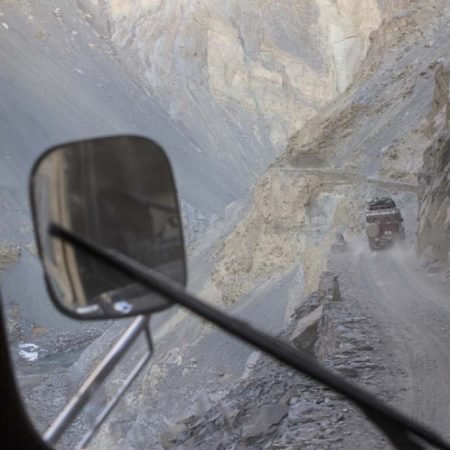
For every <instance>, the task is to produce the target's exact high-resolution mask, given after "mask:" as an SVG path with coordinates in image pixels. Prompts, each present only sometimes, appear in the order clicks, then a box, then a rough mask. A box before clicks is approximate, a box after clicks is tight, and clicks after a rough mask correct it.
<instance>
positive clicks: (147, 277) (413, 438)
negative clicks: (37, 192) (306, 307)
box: [49, 224, 450, 450]
mask: <svg viewBox="0 0 450 450" xmlns="http://www.w3.org/2000/svg"><path fill="white" fill-rule="evenodd" d="M49 232H50V234H52V235H53V236H55V237H58V238H60V239H63V240H64V241H67V242H69V243H71V244H72V245H74V246H76V247H78V248H81V249H82V250H84V251H86V252H88V253H90V254H91V255H93V256H94V257H96V258H97V259H99V260H101V261H103V262H105V263H106V264H108V265H111V266H112V267H114V268H116V269H118V270H120V271H122V272H124V273H126V274H127V275H129V276H131V277H133V278H135V279H136V280H137V281H139V282H140V283H142V284H143V285H145V286H147V287H148V288H149V289H152V290H154V291H155V292H157V293H158V294H161V295H163V296H165V297H168V298H169V299H170V300H171V301H172V302H173V303H176V304H179V305H182V306H184V307H185V308H187V309H189V310H190V311H192V312H194V313H195V314H197V315H199V316H201V317H203V318H204V319H207V320H209V321H210V322H213V323H214V324H216V325H217V326H218V327H219V328H221V329H223V330H225V331H227V332H228V333H230V334H232V335H233V336H236V337H238V338H240V339H242V340H244V341H246V342H248V343H249V344H252V345H253V346H255V347H257V348H258V349H260V350H262V351H263V352H265V353H267V354H269V355H270V356H272V357H273V358H275V359H277V360H278V361H280V362H283V363H285V364H287V365H289V366H290V367H292V368H294V369H296V370H298V371H300V372H303V373H304V374H306V375H308V376H310V377H311V378H313V379H315V380H317V381H319V382H320V383H322V384H324V385H325V386H328V387H330V388H331V389H333V390H335V391H336V392H338V393H340V394H342V395H344V396H346V397H347V398H349V399H350V400H351V401H352V402H353V403H355V405H356V406H358V407H359V408H360V409H361V410H362V411H363V412H364V414H365V415H366V416H367V418H368V419H369V420H370V421H371V422H373V423H374V424H375V425H376V426H377V427H378V428H379V429H380V430H381V431H382V432H383V433H384V435H385V436H386V437H387V438H388V439H389V440H390V441H391V443H392V445H394V446H395V447H396V448H398V449H401V450H419V449H424V448H425V447H424V446H423V445H422V444H421V441H423V442H425V443H428V444H430V445H433V446H434V447H436V448H441V449H444V450H450V443H448V442H446V441H445V440H444V439H443V438H442V437H441V436H439V435H438V434H437V433H435V432H434V431H432V430H430V429H429V428H428V427H426V426H424V425H422V424H420V423H418V422H416V421H413V420H411V419H410V418H408V417H407V416H406V415H404V414H402V413H401V412H399V411H397V410H396V409H394V408H392V407H391V406H389V405H387V404H385V403H384V402H381V401H380V400H378V399H377V398H376V397H375V396H374V395H373V394H371V393H369V392H367V391H365V390H364V389H361V388H360V387H358V386H357V385H355V384H353V383H351V382H349V381H347V380H346V379H344V378H342V377H341V376H339V375H336V374H335V373H333V372H332V371H331V370H329V369H327V368H325V367H323V366H322V365H321V364H320V363H318V362H317V360H316V359H314V358H313V357H312V356H311V355H309V354H308V353H306V352H305V351H302V350H299V349H297V348H295V347H293V346H292V345H290V344H288V343H286V342H284V341H282V340H280V339H278V338H275V337H273V336H271V335H269V334H267V333H264V332H262V331H260V330H257V329H255V328H253V327H252V326H251V325H249V324H248V323H246V322H244V321H242V320H240V319H236V318H234V317H231V316H229V315H228V314H226V313H224V312H222V311H220V310H218V309H216V308H214V307H213V306H211V305H209V304H207V303H205V302H203V301H202V300H200V299H198V298H197V297H195V296H194V295H192V294H190V293H189V292H187V291H186V290H185V289H184V287H183V286H181V285H179V284H178V283H175V282H173V281H172V280H169V279H168V278H166V277H165V276H163V275H161V274H160V273H158V272H156V271H154V270H152V269H149V268H148V267H146V266H144V265H143V264H140V263H138V262H137V261H135V260H133V259H131V258H129V257H127V256H125V255H123V254H121V253H119V252H117V251H115V250H112V249H109V248H107V247H104V246H101V245H99V244H96V243H95V242H92V241H91V240H89V239H86V238H85V237H83V236H81V235H79V234H78V233H74V232H73V231H69V230H67V229H65V228H62V227H60V226H59V225H56V224H51V225H50V227H49Z"/></svg>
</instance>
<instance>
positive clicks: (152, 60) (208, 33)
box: [78, 0, 395, 221]
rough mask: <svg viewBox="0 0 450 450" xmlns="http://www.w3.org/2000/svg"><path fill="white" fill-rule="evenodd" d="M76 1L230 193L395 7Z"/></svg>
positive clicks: (320, 0) (319, 99)
mask: <svg viewBox="0 0 450 450" xmlns="http://www.w3.org/2000/svg"><path fill="white" fill-rule="evenodd" d="M78 3H79V5H81V7H82V9H83V10H85V11H89V13H88V14H89V15H90V17H91V19H90V20H91V23H93V24H94V26H95V27H97V29H98V30H99V32H100V33H101V34H102V36H104V37H105V38H107V39H109V40H110V42H111V44H112V46H113V49H114V51H115V52H116V53H117V55H118V57H119V58H120V59H121V60H122V61H123V62H124V63H125V65H126V66H127V67H128V70H129V71H130V72H131V73H133V76H136V77H137V78H138V79H139V81H140V84H141V85H142V86H143V87H144V88H145V89H146V91H147V92H148V93H149V94H150V95H151V96H152V97H154V98H157V99H158V101H159V103H160V104H161V105H163V107H164V108H165V109H166V110H167V111H169V112H170V116H171V118H172V119H173V120H174V121H175V123H176V124H178V125H179V126H180V127H181V128H182V129H184V130H185V132H186V138H187V139H189V140H190V141H192V142H193V143H194V144H195V146H196V148H197V151H198V152H200V153H201V155H202V156H203V158H205V159H212V160H215V161H216V166H217V167H218V168H219V170H220V171H223V172H224V173H225V175H226V176H224V177H223V180H233V182H232V183H230V182H228V181H223V185H222V187H223V190H224V191H225V192H228V193H229V194H230V201H231V199H233V198H234V199H236V198H239V197H242V195H243V193H244V192H245V190H246V189H248V187H249V186H251V185H252V184H253V183H254V182H255V181H256V179H257V177H258V176H259V175H261V174H262V172H263V171H264V170H265V169H266V168H267V166H268V165H269V164H270V163H271V162H272V161H273V160H274V159H275V158H276V157H277V156H278V155H280V154H281V153H282V152H283V150H284V148H285V146H286V143H287V139H288V137H289V136H290V135H291V134H292V133H293V132H294V131H295V130H297V129H299V128H300V127H301V126H302V124H303V123H305V121H306V120H307V119H309V118H311V117H312V116H314V114H315V113H316V112H317V111H319V110H321V108H322V107H324V105H326V104H328V102H330V101H331V100H332V99H333V98H335V97H336V95H338V94H339V93H341V92H343V91H344V90H345V89H346V88H347V87H348V86H349V84H350V83H351V81H352V79H353V74H354V73H355V70H356V68H357V67H358V66H359V64H360V62H361V60H362V59H363V58H364V56H365V54H366V51H367V48H368V46H369V41H370V33H371V32H372V31H373V30H375V29H377V27H378V26H379V25H380V23H381V21H382V19H383V17H384V16H386V15H389V14H391V12H392V5H389V6H388V5H385V6H380V2H377V1H375V0H364V1H356V0H339V1H337V2H329V1H325V0H317V1H316V0H304V1H301V2H298V1H284V2H282V4H279V3H275V2H270V1H269V2H268V1H266V0H254V1H252V2H244V3H243V2H239V1H236V0H233V1H230V2H225V3H224V2H222V1H219V0H214V1H209V2H198V1H193V0H177V1H171V2H161V1H156V0H155V1H136V2H127V1H121V0H115V1H102V2H99V1H93V0H79V2H78ZM389 3H390V2H389ZM394 9H395V8H394ZM199 176H202V174H201V173H200V174H199ZM202 214H203V215H205V213H204V212H202ZM192 218H194V217H192ZM205 220H209V219H208V218H205ZM209 221H210V220H209Z"/></svg>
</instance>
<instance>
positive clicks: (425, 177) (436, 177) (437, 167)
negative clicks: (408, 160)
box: [418, 65, 450, 277]
mask: <svg viewBox="0 0 450 450" xmlns="http://www.w3.org/2000/svg"><path fill="white" fill-rule="evenodd" d="M449 102H450V69H449V67H448V66H446V67H444V66H443V65H439V66H438V67H437V69H436V74H435V89H434V96H433V107H432V110H431V112H430V114H429V116H428V123H429V128H428V133H429V134H428V136H429V138H430V141H431V143H430V144H429V146H428V147H427V148H426V150H425V152H424V165H423V168H422V171H421V173H420V177H419V186H420V190H419V197H420V211H419V230H418V249H419V252H420V253H421V254H423V255H424V256H425V257H426V258H427V259H428V261H431V262H433V263H434V267H431V268H430V270H431V271H434V270H438V269H439V268H445V269H446V271H447V276H448V277H450V103H449Z"/></svg>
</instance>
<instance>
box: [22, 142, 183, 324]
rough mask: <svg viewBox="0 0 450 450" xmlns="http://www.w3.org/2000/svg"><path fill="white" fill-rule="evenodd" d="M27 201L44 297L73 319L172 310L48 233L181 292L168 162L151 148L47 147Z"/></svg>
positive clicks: (177, 221) (179, 239)
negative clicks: (72, 235)
mask: <svg viewBox="0 0 450 450" xmlns="http://www.w3.org/2000/svg"><path fill="white" fill-rule="evenodd" d="M30 196H31V205H32V211H33V221H34V228H35V233H36V236H37V244H38V251H39V256H40V258H41V260H42V263H43V267H44V271H45V278H46V282H47V288H48V290H49V293H50V297H51V298H52V300H53V302H54V303H55V305H56V306H57V308H58V309H59V310H60V311H62V312H63V313H65V314H67V315H69V316H72V317H74V318H77V319H105V318H118V317H124V316H126V317H128V316H134V315H138V314H149V313H152V312H155V311H160V310H163V309H165V308H167V307H169V306H171V303H170V302H168V301H167V300H166V299H164V298H163V297H161V296H160V295H158V294H156V293H154V292H150V291H149V290H148V288H145V287H144V286H142V285H140V284H139V283H137V282H135V281H134V280H133V279H132V278H130V277H129V276H127V275H125V274H123V273H121V272H119V271H118V270H116V269H114V268H112V267H110V266H108V265H107V264H106V263H104V262H102V261H99V260H98V259H96V258H95V257H94V256H91V255H90V254H87V253H86V252H85V251H83V250H82V249H78V248H76V247H74V246H72V245H71V244H69V243H68V242H65V241H63V240H61V239H58V238H56V237H54V236H52V235H50V233H49V227H50V225H51V224H56V225H59V226H61V227H64V228H65V229H68V230H70V231H73V232H76V233H78V234H79V235H82V236H84V237H86V238H88V239H90V240H92V241H95V242H96V243H98V244H100V245H102V246H104V247H107V248H109V249H112V250H115V251H117V252H119V253H121V254H123V255H125V256H128V257H129V258H133V259H134V260H136V261H138V262H139V263H141V264H144V265H146V266H147V267H149V268H152V269H153V270H155V271H157V272H159V273H161V274H163V275H165V276H166V277H168V278H170V279H171V280H173V281H175V282H177V283H179V284H182V285H186V264H185V252H184V242H183V234H182V225H181V217H180V210H179V206H178V200H177V195H176V188H175V183H174V178H173V174H172V170H171V167H170V163H169V160H168V159H167V157H166V155H165V153H164V150H163V149H162V148H161V147H160V146H159V145H158V144H156V143H155V142H153V141H150V140H148V139H144V138H142V137H136V136H119V137H106V138H99V139H90V140H85V141H80V142H73V143H69V144H64V145H60V146H57V147H53V148H51V149H49V150H48V151H47V152H45V153H44V154H43V155H42V156H41V157H40V158H39V159H38V160H37V162H36V163H35V164H34V166H33V169H32V172H31V177H30Z"/></svg>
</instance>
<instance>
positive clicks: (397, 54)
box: [0, 0, 450, 449]
mask: <svg viewBox="0 0 450 450" xmlns="http://www.w3.org/2000/svg"><path fill="white" fill-rule="evenodd" d="M449 15H450V11H449V9H448V4H447V2H445V1H443V0H427V1H425V0H418V1H416V2H414V3H413V4H412V3H411V2H406V1H399V2H380V1H376V0H347V1H343V0H342V1H337V2H323V1H319V0H300V1H298V0H296V1H294V0H286V1H283V2H267V1H261V0H249V1H247V2H238V1H237V0H230V1H228V2H222V1H218V0H213V1H210V2H195V1H191V0H186V1H184V2H182V4H180V3H177V2H173V1H166V2H151V1H143V0H142V1H131V0H130V1H127V0H111V1H106V2H95V1H93V0H92V1H91V0H82V1H81V0H80V1H77V2H75V1H73V2H57V1H53V0H52V1H49V2H47V1H46V2H44V1H41V2H36V1H34V2H32V1H28V0H26V1H22V2H1V3H0V119H1V120H0V130H1V139H2V140H1V144H0V149H1V151H0V158H1V164H0V180H1V183H0V200H1V201H0V207H1V211H2V220H1V221H0V264H1V267H2V269H3V270H2V271H1V272H0V282H1V295H2V301H3V304H4V306H5V310H6V323H7V328H8V332H9V338H10V343H11V351H12V355H13V359H14V363H15V367H16V376H17V380H18V382H19V384H20V388H21V391H22V394H23V400H24V403H25V404H26V407H27V409H28V411H29V413H30V416H31V418H32V420H33V422H34V424H35V426H36V428H37V429H38V430H39V431H40V432H41V433H44V432H45V430H46V429H47V427H48V426H49V425H50V424H51V423H52V421H53V420H54V419H55V417H57V415H58V413H59V412H60V411H61V410H62V409H63V407H64V405H65V404H66V402H67V401H68V400H69V399H70V398H71V396H72V395H73V394H74V393H75V392H76V390H77V389H78V387H79V386H80V385H81V383H82V382H83V380H84V379H85V378H86V377H87V376H88V375H89V374H90V372H91V370H92V369H93V368H94V367H95V365H96V363H98V361H99V360H100V359H101V357H102V356H104V355H105V354H106V353H107V351H108V349H109V348H111V346H112V345H114V343H115V342H116V341H117V339H118V338H119V336H120V335H121V333H122V332H123V331H124V330H126V328H127V327H128V326H129V322H128V321H126V320H125V321H116V322H113V323H111V322H107V321H97V322H78V321H75V320H73V319H69V318H67V317H65V316H63V315H62V314H60V313H59V312H58V311H57V310H56V309H55V308H54V306H53V305H52V304H51V302H50V301H49V298H48V294H47V291H46V287H45V284H44V281H43V277H42V269H41V267H40V265H39V262H38V259H37V255H36V246H35V242H34V237H33V230H32V226H31V215H30V210H29V204H28V192H27V188H28V186H27V178H28V174H29V171H30V169H31V166H32V164H33V162H34V160H35V159H36V158H37V157H38V156H39V154H40V153H41V152H42V151H44V150H45V149H46V148H48V147H50V146H54V145H57V144H61V143H64V142H69V141H73V140H77V139H82V138H87V137H94V136H104V135H115V134H119V133H123V134H136V135H142V136H147V137H150V138H152V139H153V140H155V141H156V142H158V143H159V144H160V145H161V146H162V147H163V148H164V149H165V150H166V152H167V155H168V157H169V159H170V161H171V163H172V166H173V168H174V173H175V177H176V184H177V187H178V196H179V202H180V204H181V209H182V218H183V228H184V238H185V244H186V251H187V255H188V268H189V270H188V272H189V286H188V287H189V289H190V290H191V291H192V292H195V293H197V294H198V295H199V296H200V297H201V298H204V299H206V300H208V301H209V302H211V303H212V304H214V305H216V306H218V307H219V308H222V309H224V310H226V311H229V312H231V313H232V314H234V315H235V316H237V317H239V318H241V319H244V320H247V321H249V322H250V323H252V324H253V325H254V326H256V327H258V328H260V329H263V330H265V331H267V332H269V333H271V334H273V335H277V336H280V337H281V338H282V339H284V340H285V341H288V342H290V343H292V344H293V345H295V346H296V347H297V348H300V349H303V350H306V351H308V352H310V353H311V354H313V355H314V356H315V357H316V358H317V360H318V361H320V362H321V363H322V364H324V365H325V366H326V367H329V368H330V369H332V370H334V371H335V372H336V373H338V374H340V375H342V376H344V377H345V378H347V379H348V380H351V381H352V382H354V383H355V384H357V385H359V386H361V387H364V388H365V389H367V390H369V391H371V392H373V393H375V394H376V395H377V396H378V397H379V398H381V399H383V400H385V401H386V402H388V403H389V404H391V405H393V406H395V407H396V408H398V409H399V410H400V411H402V412H404V413H406V414H407V415H408V416H410V417H412V418H414V419H417V420H420V421H422V422H424V423H425V424H427V425H429V426H430V427H432V428H433V429H434V430H436V431H437V432H439V433H440V434H441V435H442V436H443V437H445V438H447V439H450V431H449V430H450V409H449V406H448V405H449V404H450V381H449V380H450V377H449V376H448V374H449V373H450V350H449V349H450V345H449V344H450V325H449V324H450V294H449V292H450V289H449V282H450V262H449V259H450V182H449V180H450V150H449V148H450V145H449V138H448V135H449V129H448V127H449V119H448V118H449V111H448V104H449V96H450V93H449V92H450V65H449V61H450V59H449V58H450V48H449V46H448V42H449V37H450V36H449V34H450V28H449V27H448V23H449ZM139 170H142V167H139V164H137V165H136V176H138V172H139ZM139 176H142V174H141V173H140V174H139ZM81 181H82V180H81ZM125 210H126V211H127V216H130V215H132V214H133V212H130V211H129V208H125V209H124V211H125ZM115 213H117V211H116V212H115ZM128 222H131V220H130V217H128ZM130 245H132V244H130ZM151 329H152V335H153V340H154V344H155V353H154V355H153V357H152V359H151V361H150V362H149V363H148V364H147V365H146V367H145V368H144V370H143V372H142V373H141V375H140V376H139V377H138V378H137V379H136V380H135V381H134V383H133V384H132V386H131V387H130V388H129V389H128V391H127V393H126V394H125V396H124V397H123V399H122V400H121V401H120V402H119V403H118V405H117V407H116V408H115V410H114V413H113V414H112V415H111V416H110V417H109V418H108V420H107V421H106V422H105V424H104V425H103V427H102V428H101V430H100V432H99V433H98V434H97V436H96V438H95V439H94V440H93V441H92V442H91V444H90V447H92V448H98V449H107V448H108V449H109V448H130V449H144V448H152V449H153V448H155V449H169V448H204V449H210V448H223V449H228V448H255V449H259V448H279V449H289V448H297V446H299V447H300V448H314V449H316V448H317V449H319V448H320V449H321V448H342V449H347V448H358V447H360V448H389V445H388V444H387V443H386V442H385V441H384V440H383V438H382V437H381V435H380V434H379V433H378V431H375V429H374V428H373V425H372V424H371V423H370V422H369V421H367V420H366V419H365V418H364V417H363V416H362V415H361V414H360V412H359V411H358V410H357V409H355V408H354V407H353V406H352V405H351V404H350V403H349V402H347V401H346V400H345V399H343V398H342V397H340V396H338V395H336V394H335V393H334V392H333V391H331V390H329V389H325V388H324V387H322V386H321V385H319V384H317V383H315V382H314V381H312V380H311V379H309V378H306V377H304V376H302V375H301V374H297V373H294V371H293V370H291V369H287V368H285V367H283V366H281V365H279V364H277V363H275V362H273V360H271V359H270V358H268V357H266V356H264V355H263V354H261V353H260V352H258V351H256V350H255V349H253V348H251V347H249V346H247V345H243V344H241V343H239V342H238V341H237V340H236V339H233V338H231V337H229V336H227V335H225V334H224V333H222V332H221V331H219V330H217V329H216V328H214V327H212V326H210V325H209V324H207V323H206V322H204V321H203V320H199V319H197V318H195V317H193V316H192V315H191V314H188V313H187V312H185V311H184V310H182V309H180V308H173V309H171V310H168V311H166V312H164V313H162V314H155V315H154V317H152V320H151ZM145 351H146V344H145V342H141V341H140V340H137V341H136V343H135V344H134V346H133V348H131V349H130V351H129V352H128V354H127V358H128V359H126V360H124V361H122V362H121V365H120V366H118V367H117V368H116V370H115V371H114V372H113V373H111V374H110V377H109V378H108V380H107V381H106V383H105V384H104V386H103V387H102V389H101V390H100V391H99V393H98V396H97V397H96V399H95V401H94V402H92V404H91V405H90V406H89V407H88V408H87V409H86V411H84V412H83V416H82V417H81V418H80V419H79V420H77V421H75V423H74V424H73V426H72V428H71V429H70V430H69V431H68V433H66V434H65V436H64V437H63V438H62V439H61V440H60V441H59V443H58V444H56V448H73V447H74V446H76V444H77V442H79V441H80V439H81V438H82V436H83V435H84V433H85V432H86V430H87V429H88V428H89V425H90V424H91V423H92V422H93V421H94V420H95V418H96V417H97V416H98V414H99V412H100V411H101V410H102V407H103V406H104V405H105V404H107V403H108V402H109V401H110V400H111V398H112V397H113V396H114V394H115V392H116V391H117V389H118V387H119V386H120V385H121V383H122V382H123V381H124V380H125V379H126V377H127V376H128V375H129V373H130V367H132V365H133V364H134V363H135V362H136V361H138V360H139V358H140V357H141V355H142V354H143V352H145Z"/></svg>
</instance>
